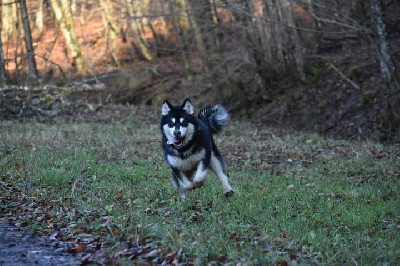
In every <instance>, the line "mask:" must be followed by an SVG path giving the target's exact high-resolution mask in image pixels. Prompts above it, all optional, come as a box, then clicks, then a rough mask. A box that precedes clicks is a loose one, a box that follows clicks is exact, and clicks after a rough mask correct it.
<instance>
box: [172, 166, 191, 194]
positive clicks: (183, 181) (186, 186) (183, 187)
mask: <svg viewBox="0 0 400 266" xmlns="http://www.w3.org/2000/svg"><path fill="white" fill-rule="evenodd" d="M172 181H173V183H174V185H175V187H176V188H177V189H179V192H180V193H181V197H182V198H183V199H185V198H186V192H187V191H188V190H191V189H193V183H192V182H190V181H189V179H188V178H187V177H186V175H185V174H184V173H183V172H181V171H179V170H178V169H176V168H172Z"/></svg>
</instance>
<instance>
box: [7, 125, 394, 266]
mask: <svg viewBox="0 0 400 266" xmlns="http://www.w3.org/2000/svg"><path fill="white" fill-rule="evenodd" d="M235 128H238V129H236V130H235ZM159 139H160V133H159V125H158V124H144V123H143V122H137V123H136V122H135V120H134V119H132V120H131V122H130V123H125V124H117V125H106V124H68V123H62V124H54V125H45V124H35V123H25V124H21V123H17V122H2V123H1V124H0V160H1V161H0V171H1V172H0V178H1V181H2V183H1V184H2V187H1V191H2V195H1V196H0V199H1V201H2V202H1V203H2V207H1V209H0V210H1V212H2V213H4V214H6V217H8V219H9V220H12V221H14V222H15V223H16V224H17V225H18V226H20V227H23V228H26V229H28V230H33V231H36V232H38V233H43V234H48V235H52V236H53V238H55V239H57V240H58V241H60V243H66V244H65V245H67V248H70V251H71V247H72V248H75V249H72V251H73V252H76V253H80V252H82V254H91V255H87V257H86V259H87V258H88V257H90V261H98V262H114V263H121V264H124V263H126V264H129V263H130V261H131V260H134V261H139V260H142V261H150V262H153V263H162V262H163V261H164V263H165V262H166V263H176V262H179V263H181V262H183V263H185V262H194V263H196V264H205V263H210V262H217V263H229V262H233V263H238V262H242V263H255V264H265V263H278V264H281V265H285V264H286V262H287V263H294V262H297V263H313V264H314V263H317V264H319V263H321V264H345V263H347V264H350V265H365V264H371V265H377V264H386V263H389V264H391V265H396V264H397V265H398V264H399V263H400V200H399V195H400V191H399V188H400V187H399V184H400V182H399V181H400V178H399V177H400V176H399V175H400V163H399V162H400V148H399V146H398V145H397V146H396V145H383V144H377V143H370V142H348V141H340V140H330V139H324V138H322V137H320V136H317V135H313V134H301V133H291V134H289V133H279V132H278V131H274V130H271V129H269V128H268V127H265V126H260V125H254V124H243V123H240V124H239V122H233V124H232V125H231V126H229V127H228V129H227V130H226V131H225V132H223V133H222V134H221V135H220V136H218V137H217V139H216V142H217V144H218V146H219V148H220V150H221V153H222V154H224V156H225V157H226V161H227V164H228V169H229V173H230V178H231V179H230V183H231V185H232V187H234V189H235V191H236V193H235V195H234V196H233V197H231V198H225V197H224V195H223V192H222V186H221V184H220V183H219V181H218V180H217V178H216V176H215V175H214V173H211V172H209V174H208V180H207V182H206V185H205V186H204V187H202V188H200V189H198V190H195V191H193V192H191V193H189V194H188V195H187V196H188V197H187V199H186V200H181V199H180V196H179V193H178V191H176V189H175V188H173V187H172V186H171V181H170V179H171V176H170V170H169V168H168V166H167V165H166V164H165V163H164V161H163V157H162V151H161V147H160V142H159ZM88 239H89V240H88ZM85 241H86V242H85ZM85 252H86V253H85ZM82 256H83V255H82Z"/></svg>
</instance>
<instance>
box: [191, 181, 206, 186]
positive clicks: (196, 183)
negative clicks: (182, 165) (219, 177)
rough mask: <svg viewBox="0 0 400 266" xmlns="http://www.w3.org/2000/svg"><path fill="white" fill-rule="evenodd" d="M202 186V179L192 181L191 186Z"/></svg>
mask: <svg viewBox="0 0 400 266" xmlns="http://www.w3.org/2000/svg"><path fill="white" fill-rule="evenodd" d="M202 186H204V181H193V188H200V187H202Z"/></svg>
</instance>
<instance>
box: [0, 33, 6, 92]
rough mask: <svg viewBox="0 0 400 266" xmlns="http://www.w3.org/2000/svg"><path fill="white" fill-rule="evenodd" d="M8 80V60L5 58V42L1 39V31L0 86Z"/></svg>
mask: <svg viewBox="0 0 400 266" xmlns="http://www.w3.org/2000/svg"><path fill="white" fill-rule="evenodd" d="M0 30H1V29H0ZM6 80H7V74H6V60H4V55H3V43H2V41H1V32H0V87H4V86H5V84H6Z"/></svg>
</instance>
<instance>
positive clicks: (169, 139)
mask: <svg viewBox="0 0 400 266" xmlns="http://www.w3.org/2000/svg"><path fill="white" fill-rule="evenodd" d="M177 141H178V140H177V139H176V138H174V137H172V138H168V139H167V144H168V145H172V144H174V143H175V142H177Z"/></svg>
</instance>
